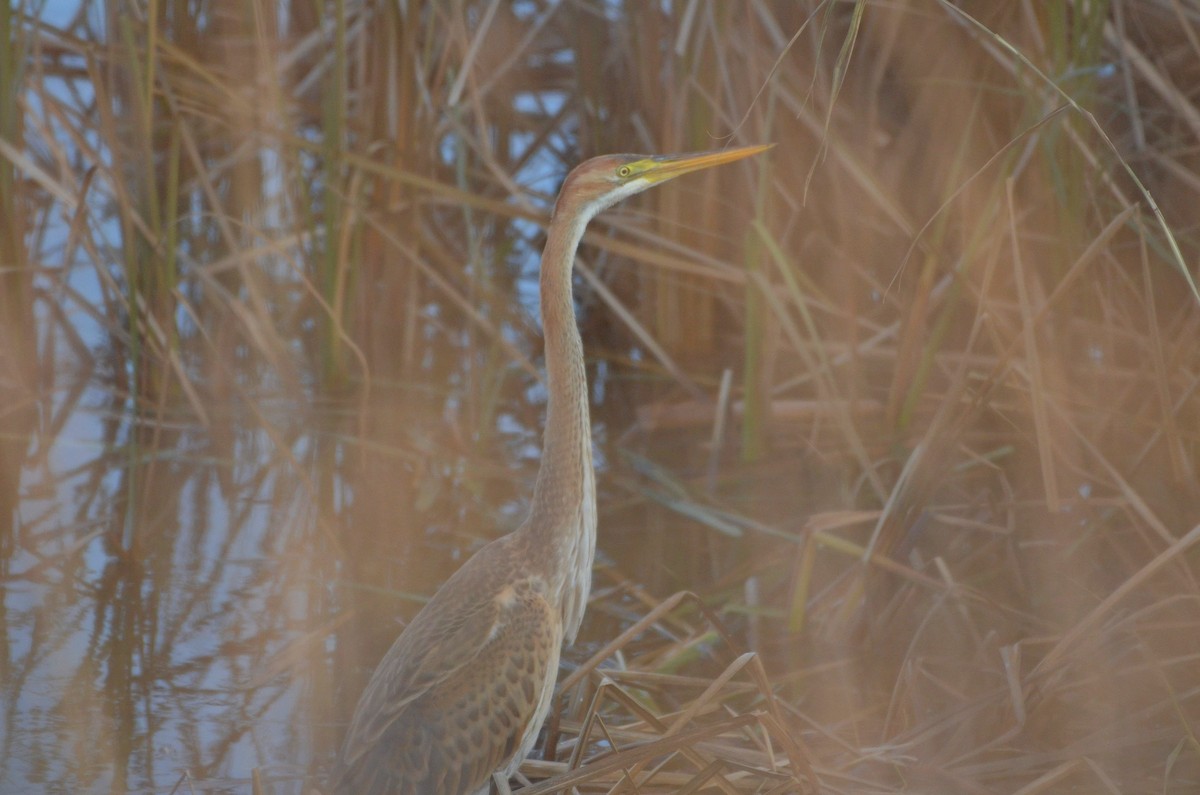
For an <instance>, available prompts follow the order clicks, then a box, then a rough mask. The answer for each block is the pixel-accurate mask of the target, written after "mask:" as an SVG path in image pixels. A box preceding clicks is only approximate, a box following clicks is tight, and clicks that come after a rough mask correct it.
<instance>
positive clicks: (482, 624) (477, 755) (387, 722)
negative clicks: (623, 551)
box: [333, 146, 768, 795]
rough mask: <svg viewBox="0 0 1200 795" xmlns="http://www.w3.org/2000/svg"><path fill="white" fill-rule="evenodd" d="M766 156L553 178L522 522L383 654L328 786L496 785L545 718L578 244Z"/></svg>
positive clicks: (578, 587)
mask: <svg viewBox="0 0 1200 795" xmlns="http://www.w3.org/2000/svg"><path fill="white" fill-rule="evenodd" d="M767 148H768V147H766V146H750V147H742V148H739V149H730V150H725V151H717V152H704V153H699V154H687V155H668V156H661V157H651V156H643V155H605V156H602V157H596V158H592V159H591V160H588V161H586V162H584V163H582V164H580V165H579V166H577V167H576V168H575V169H574V170H572V171H571V173H570V174H569V175H568V176H567V179H566V181H565V182H564V183H563V187H562V190H561V191H560V192H559V197H558V201H557V203H556V204H555V208H554V214H553V216H552V217H551V221H550V227H549V230H548V233H547V237H546V247H545V251H544V252H543V255H542V270H541V285H540V286H541V309H542V326H543V332H544V335H545V346H546V347H545V361H546V385H547V407H546V428H545V435H544V439H543V444H542V458H541V465H540V468H539V470H538V476H537V482H536V485H535V486H534V492H533V500H532V502H531V505H530V512H529V517H528V518H527V519H526V521H525V522H524V524H522V525H521V526H520V527H519V528H518V529H517V530H515V531H513V532H512V533H510V534H509V535H506V536H502V537H501V538H498V539H496V540H495V541H492V542H491V543H489V544H487V545H486V546H484V547H483V548H482V549H480V550H479V551H478V552H477V553H476V554H475V555H474V556H473V557H472V558H471V559H470V560H468V561H467V562H466V563H465V564H464V565H463V566H462V568H460V569H459V570H458V571H457V572H455V574H454V575H453V576H451V577H450V579H449V580H447V581H446V582H445V583H444V584H443V585H442V587H441V588H439V589H438V590H437V592H436V593H435V594H434V595H433V598H432V599H431V600H430V601H429V602H428V604H426V605H425V606H424V607H423V608H422V609H421V611H420V612H418V613H417V615H416V617H414V618H413V620H412V622H411V623H410V624H409V625H408V627H406V628H405V630H404V631H403V632H402V633H401V634H400V637H399V638H397V639H396V642H395V643H394V644H393V645H392V647H391V649H389V650H388V652H387V654H386V655H385V656H384V658H383V660H382V661H381V662H380V663H379V665H378V667H377V668H376V669H375V673H374V674H373V675H372V677H371V681H370V682H369V683H368V685H367V688H366V690H365V691H364V692H363V695H362V697H361V699H360V700H359V702H358V706H357V708H356V709H355V712H354V717H353V718H352V719H351V722H350V728H349V731H348V732H347V734H346V739H345V741H344V743H343V746H342V750H341V753H340V755H339V757H338V762H337V767H336V770H335V772H334V777H333V786H334V789H335V791H336V792H338V793H342V794H343V795H351V794H352V793H353V795H435V793H436V795H473V793H481V792H486V791H487V789H488V786H489V782H490V781H491V780H492V778H493V777H495V778H496V780H497V782H498V784H500V785H501V786H503V787H504V788H507V786H506V782H507V779H508V777H509V776H511V775H512V774H513V773H514V772H516V770H517V768H518V767H519V766H520V765H521V762H522V761H523V760H524V759H525V757H526V755H528V753H529V751H530V750H531V749H532V748H533V745H534V742H535V741H536V740H537V734H538V731H539V729H540V728H541V725H542V722H543V720H545V717H546V713H547V712H548V711H549V709H550V704H551V701H552V697H553V693H554V682H555V678H556V676H557V673H558V658H559V652H560V650H561V647H562V644H563V642H564V641H565V642H567V643H571V642H574V640H575V635H576V633H577V632H578V631H579V625H580V623H581V622H582V621H583V613H584V608H585V607H586V605H587V598H588V591H589V589H590V587H591V569H592V559H593V557H594V555H595V550H596V484H595V475H594V473H593V470H592V441H591V424H590V420H589V416H588V395H587V378H586V375H585V372H584V357H583V343H582V341H581V340H580V337H579V331H578V329H577V328H576V325H575V311H574V303H573V301H572V296H571V270H572V267H573V264H574V260H575V251H576V249H577V248H578V246H579V241H580V239H581V238H582V237H583V232H584V229H585V228H586V226H587V224H588V222H589V221H590V220H591V219H592V218H594V217H595V216H596V214H597V213H599V212H600V211H602V210H604V209H605V208H607V207H610V206H612V205H613V204H615V203H616V202H618V201H620V200H621V199H624V198H626V197H628V196H632V195H633V194H635V193H639V192H641V191H643V190H646V189H647V188H649V187H651V186H653V185H655V184H658V183H661V182H663V181H666V180H668V179H671V178H673V177H676V176H679V175H680V174H685V173H687V172H689V171H695V170H698V169H701V168H707V167H709V166H715V165H718V164H720V163H727V162H730V161H733V160H737V159H740V158H743V157H748V156H750V155H753V154H757V153H759V152H761V151H763V150H765V149H767Z"/></svg>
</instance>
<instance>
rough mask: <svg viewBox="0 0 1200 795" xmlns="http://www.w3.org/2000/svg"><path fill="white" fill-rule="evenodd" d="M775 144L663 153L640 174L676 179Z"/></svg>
mask: <svg viewBox="0 0 1200 795" xmlns="http://www.w3.org/2000/svg"><path fill="white" fill-rule="evenodd" d="M774 145H775V144H759V145H757V146H739V147H737V148H736V149H719V150H715V151H712V152H690V153H688V154H683V155H661V156H659V157H654V158H651V159H650V165H649V166H648V167H647V168H646V170H645V171H643V172H642V173H641V174H640V175H639V176H641V177H642V178H643V179H648V180H650V181H652V182H663V181H665V180H668V179H674V178H675V177H678V176H680V175H682V174H687V173H689V172H691V171H699V170H700V169H702V168H711V167H712V166H719V165H721V164H722V163H732V162H733V161H734V160H741V159H742V158H743V157H751V156H752V155H757V154H759V153H760V152H765V151H767V150H768V149H770V148H771V147H773V146H774Z"/></svg>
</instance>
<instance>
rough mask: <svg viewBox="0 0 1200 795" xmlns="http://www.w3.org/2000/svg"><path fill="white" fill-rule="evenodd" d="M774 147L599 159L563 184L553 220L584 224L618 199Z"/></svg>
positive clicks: (575, 171) (583, 165)
mask: <svg viewBox="0 0 1200 795" xmlns="http://www.w3.org/2000/svg"><path fill="white" fill-rule="evenodd" d="M772 146H774V144H765V145H759V146H742V147H738V148H736V149H721V150H716V151H711V152H690V153H687V154H679V155H601V156H600V157H593V158H592V159H591V160H585V161H584V162H582V163H580V164H579V165H578V166H576V167H575V168H574V169H572V170H571V173H570V174H568V175H567V178H566V180H565V181H564V182H563V186H562V190H560V191H559V194H558V202H557V204H555V207H554V214H555V216H560V215H562V214H566V213H570V214H571V215H572V217H578V218H581V219H582V220H583V221H584V222H586V221H587V220H589V219H591V218H593V217H594V216H595V215H596V214H597V213H599V212H600V211H602V210H604V209H606V208H608V207H611V206H612V205H614V204H616V203H617V202H619V201H621V200H622V199H625V198H628V197H629V196H632V195H634V194H635V193H641V192H642V191H644V190H646V189H647V188H651V187H654V186H655V185H658V184H661V183H663V182H666V181H667V180H671V179H674V178H675V177H678V176H681V175H683V174H687V173H689V172H692V171H699V170H700V169H703V168H711V167H712V166H719V165H721V164H722V163H731V162H733V161H734V160H741V159H742V158H743V157H750V156H751V155H756V154H758V153H760V152H765V151H766V150H768V149H770V148H771V147H772Z"/></svg>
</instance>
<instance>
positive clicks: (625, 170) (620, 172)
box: [617, 166, 633, 179]
mask: <svg viewBox="0 0 1200 795" xmlns="http://www.w3.org/2000/svg"><path fill="white" fill-rule="evenodd" d="M632 173H633V169H632V168H630V167H629V166H621V167H620V168H618V169H617V176H618V177H620V178H621V179H625V178H626V177H628V176H629V175H630V174H632Z"/></svg>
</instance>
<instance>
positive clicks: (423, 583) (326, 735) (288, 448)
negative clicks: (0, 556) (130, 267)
mask: <svg viewBox="0 0 1200 795" xmlns="http://www.w3.org/2000/svg"><path fill="white" fill-rule="evenodd" d="M433 394H434V393H432V392H430V391H426V392H424V393H422V392H418V391H415V390H407V391H404V392H401V391H400V390H394V391H392V393H391V394H387V393H386V392H385V390H382V389H381V390H376V393H375V398H374V399H373V400H372V402H371V403H370V404H369V405H368V406H367V407H366V410H365V412H364V413H363V414H362V415H361V416H362V419H361V420H360V418H359V415H358V414H357V409H358V407H356V406H341V405H327V406H325V407H323V408H321V409H319V410H316V411H310V410H308V409H306V408H305V407H304V405H303V404H301V403H295V404H282V403H275V404H274V405H269V407H268V406H260V407H259V408H260V409H261V410H262V412H261V413H260V414H258V415H257V416H254V417H251V416H250V415H248V414H247V413H246V412H241V413H240V414H239V413H237V412H234V411H232V410H229V409H221V408H219V407H212V411H211V414H210V416H211V420H212V424H211V426H210V427H209V428H203V427H199V426H197V425H195V424H194V422H192V421H191V420H189V419H187V416H186V415H180V416H179V417H172V416H171V414H170V413H169V412H166V413H164V414H162V415H160V416H152V417H140V418H137V419H136V420H135V419H132V418H128V417H123V416H122V415H121V414H119V413H118V412H117V411H116V410H114V406H113V405H112V403H113V401H112V400H111V399H110V394H109V393H106V392H104V391H102V390H100V389H97V388H96V387H95V386H91V387H87V388H84V389H76V390H74V391H70V390H65V389H62V388H56V389H55V390H54V391H53V392H52V395H53V396H54V397H53V400H48V401H47V402H46V404H45V405H42V406H39V408H40V409H41V416H43V417H45V418H46V420H47V421H46V422H45V423H42V424H38V425H37V426H34V425H33V424H30V425H27V426H26V437H25V438H27V439H28V444H27V445H26V447H25V449H26V450H27V454H26V455H25V456H24V457H23V462H24V464H23V468H22V470H21V472H22V480H21V484H20V488H21V490H22V493H23V495H24V497H23V499H22V500H21V504H20V507H19V510H18V512H17V516H18V521H17V522H16V531H15V533H14V535H13V537H12V538H11V539H9V546H8V549H7V553H8V554H6V555H5V558H4V566H5V574H6V583H7V587H6V591H5V610H4V611H3V620H4V622H5V631H4V633H3V635H2V637H3V638H4V640H5V642H6V643H7V646H8V648H7V650H6V654H5V655H4V660H5V668H4V675H5V678H6V686H5V693H6V697H5V700H4V710H5V725H6V726H7V727H8V728H7V730H6V733H5V736H6V738H7V739H6V743H7V747H8V751H7V752H6V753H5V755H4V760H3V765H4V781H5V782H6V783H7V786H8V787H18V788H20V785H21V782H25V783H27V784H39V785H45V786H46V787H49V788H51V789H54V790H59V791H76V790H79V791H104V790H111V791H124V790H127V789H128V790H133V791H138V790H143V789H161V788H163V787H169V786H171V784H172V783H173V782H174V780H175V779H177V778H178V777H179V776H180V775H182V774H183V771H186V772H187V774H188V775H190V776H191V777H192V778H194V779H206V780H216V781H220V780H222V779H227V778H229V777H234V778H236V779H239V780H242V781H244V779H245V776H246V775H248V773H249V771H250V770H252V769H254V768H263V772H264V773H265V774H266V775H267V776H268V778H270V777H273V776H282V777H283V778H284V779H290V780H292V781H293V783H295V782H298V781H299V780H300V777H302V775H303V773H304V771H305V770H307V769H309V768H310V767H312V766H314V765H318V766H319V765H320V764H321V762H322V761H323V759H324V758H325V756H326V755H327V753H328V751H329V749H332V748H333V747H335V745H336V743H337V741H338V739H339V737H340V728H339V726H340V724H341V723H343V722H344V721H345V719H346V717H347V716H346V707H345V706H344V705H346V704H350V705H352V704H353V699H354V698H355V697H356V695H357V693H358V691H359V689H360V688H361V686H362V682H361V681H360V678H361V677H363V676H365V675H366V674H367V673H369V671H370V668H371V666H372V665H373V664H374V663H375V661H377V660H378V658H379V656H380V654H381V653H382V650H383V648H384V647H386V645H387V644H390V642H391V640H392V639H393V637H394V635H395V633H396V631H398V628H399V625H398V624H397V623H396V621H397V619H398V618H399V617H402V616H409V615H411V614H412V613H413V612H415V610H416V608H417V607H418V606H419V600H420V599H421V598H422V597H423V596H424V595H426V594H428V593H430V592H431V591H432V590H433V588H435V587H436V585H437V584H438V583H439V582H440V581H441V580H442V579H444V577H445V576H447V574H448V573H449V572H450V571H452V570H453V568H454V567H455V566H456V565H457V562H458V560H459V559H461V558H464V557H465V556H466V555H467V554H468V553H469V552H470V551H471V548H472V547H473V546H474V545H475V544H477V543H480V542H482V541H484V540H487V539H486V537H484V536H475V535H472V534H471V532H467V531H464V530H463V528H476V527H480V528H488V527H493V526H494V525H495V521H494V514H495V512H494V511H492V510H490V509H489V508H488V506H489V505H491V504H495V503H496V502H498V499H497V498H498V495H501V498H502V495H503V493H504V492H506V491H510V490H511V487H510V485H509V480H510V479H511V477H513V475H516V476H519V475H520V471H519V470H517V471H515V472H514V473H513V474H512V475H510V473H509V471H508V470H507V469H506V468H505V467H493V468H490V469H488V468H481V467H479V466H477V464H476V463H475V462H473V461H472V460H471V459H470V457H469V451H467V450H463V449H461V448H459V447H458V446H457V445H456V443H455V441H454V439H455V434H454V433H453V431H452V429H451V428H450V426H448V425H446V424H444V423H443V422H442V421H441V409H440V406H438V405H436V403H437V401H436V400H435V399H431V398H430V397H429V396H430V395H433ZM256 421H257V422H258V423H261V425H258V424H256ZM360 421H361V423H362V425H361V426H360V425H359V423H360ZM360 428H361V430H362V431H365V433H363V435H361V436H360V435H359V430H360ZM517 435H518V436H524V435H525V434H523V433H521V434H517ZM6 439H8V440H9V443H10V445H12V447H15V446H16V445H17V443H18V442H19V441H20V440H21V438H20V436H19V435H14V434H9V435H6ZM12 447H10V450H11V449H12ZM497 452H499V451H497ZM10 460H13V459H10ZM497 484H498V485H497ZM484 513H486V514H490V515H492V516H493V521H492V522H485V521H481V520H480V514H484ZM340 561H347V562H346V563H344V564H342V563H339V562H340ZM361 583H398V584H401V585H400V588H402V590H403V591H404V592H403V593H400V592H390V593H387V594H383V595H381V594H379V593H376V592H373V591H371V590H368V589H367V588H366V587H365V586H363V585H360V584H361ZM330 651H332V652H333V653H332V654H330ZM332 672H338V675H337V676H334V675H333V673H332ZM276 791H289V790H287V789H286V788H279V789H277V790H276Z"/></svg>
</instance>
